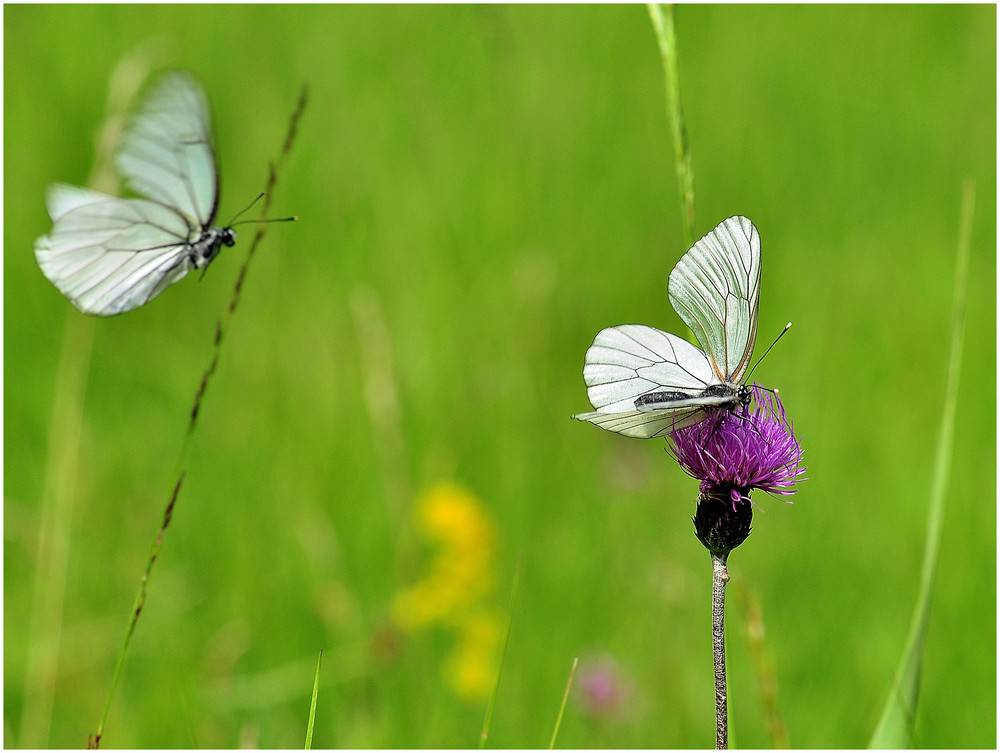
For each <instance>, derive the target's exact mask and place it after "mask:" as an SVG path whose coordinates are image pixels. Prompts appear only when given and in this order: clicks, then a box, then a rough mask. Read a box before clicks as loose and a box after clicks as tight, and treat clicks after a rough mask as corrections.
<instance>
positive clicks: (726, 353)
mask: <svg viewBox="0 0 1000 753" xmlns="http://www.w3.org/2000/svg"><path fill="white" fill-rule="evenodd" d="M667 292H668V294H669V297H670V303H671V304H672V305H673V307H674V310H675V311H677V314H678V315H679V316H680V318H681V319H683V320H684V323H685V324H687V325H688V327H690V328H691V330H692V331H693V332H694V334H695V337H697V338H698V342H699V343H701V345H702V347H703V348H704V349H705V351H707V352H703V351H701V350H699V349H698V348H696V347H695V346H694V345H692V344H691V343H689V342H688V341H687V340H685V339H683V338H681V337H678V336H677V335H671V334H669V333H668V332H661V331H660V330H658V329H654V328H653V327H646V326H644V325H642V324H623V325H620V326H618V327H609V328H607V329H604V330H601V331H600V332H599V333H598V334H597V337H596V338H594V344H593V345H591V346H590V348H589V349H588V350H587V355H586V357H585V359H584V367H583V378H584V381H585V382H586V383H587V397H589V398H590V402H591V403H592V404H593V406H594V408H595V409H596V410H595V411H594V412H591V413H580V414H579V415H576V416H573V418H576V419H579V420H581V421H590V422H591V423H593V424H596V425H597V426H600V427H601V428H602V429H607V430H608V431H614V432H617V433H618V434H624V435H625V436H627V437H638V438H641V439H649V438H651V437H662V436H665V435H667V434H670V433H671V432H673V431H676V430H677V429H682V428H684V427H685V426H691V425H693V424H696V423H698V422H700V421H703V420H704V419H705V418H708V417H709V416H710V415H712V414H713V413H717V412H718V411H719V410H735V409H736V408H737V407H738V406H740V405H745V404H747V403H748V402H749V400H750V392H749V390H748V388H747V387H745V386H744V385H743V384H742V380H743V377H744V375H745V374H746V371H747V367H748V366H749V364H750V358H751V356H752V355H753V348H754V342H755V341H756V339H757V304H758V299H759V295H760V235H759V234H758V232H757V228H755V227H754V225H753V223H752V222H750V220H748V219H747V218H746V217H730V218H729V219H728V220H725V221H723V222H722V223H720V224H719V226H718V227H716V228H715V230H713V231H712V232H710V233H709V234H708V235H706V236H705V237H704V238H702V239H701V240H699V241H698V242H697V243H695V244H694V246H693V247H692V248H691V249H690V250H689V251H688V252H687V253H686V254H684V256H682V257H681V260H680V261H679V262H677V266H675V267H674V269H673V271H672V272H671V273H670V280H669V282H668V284H667Z"/></svg>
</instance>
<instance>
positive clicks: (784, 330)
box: [746, 322, 792, 379]
mask: <svg viewBox="0 0 1000 753" xmlns="http://www.w3.org/2000/svg"><path fill="white" fill-rule="evenodd" d="M791 326H792V323H791V322H789V323H788V324H786V325H785V328H784V329H783V330H781V333H780V334H779V335H778V336H777V337H776V338H774V342H772V343H771V344H770V345H768V346H767V350H765V351H764V355H762V356H761V357H760V358H758V359H757V363H755V364H754V365H753V366H751V367H750V371H748V372H747V376H746V378H747V379H750V375H751V374H753V370H754V369H756V368H757V367H758V366H759V365H760V362H761V361H763V360H764V356H766V355H767V354H768V353H770V352H771V348H773V347H774V346H775V345H777V344H778V340H780V339H781V338H782V337H784V336H785V333H786V332H787V331H788V329H789V327H791Z"/></svg>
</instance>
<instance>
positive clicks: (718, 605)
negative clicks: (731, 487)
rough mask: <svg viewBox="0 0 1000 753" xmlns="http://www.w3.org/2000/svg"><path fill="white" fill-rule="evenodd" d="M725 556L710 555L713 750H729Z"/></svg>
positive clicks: (726, 572)
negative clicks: (713, 678) (713, 706)
mask: <svg viewBox="0 0 1000 753" xmlns="http://www.w3.org/2000/svg"><path fill="white" fill-rule="evenodd" d="M728 581H729V571H728V570H727V569H726V557H724V556H723V557H720V556H719V555H717V554H713V555H712V655H713V657H714V659H715V747H716V749H717V750H725V749H727V748H728V747H729V719H728V709H727V706H726V701H727V698H726V632H725V617H726V583H727V582H728Z"/></svg>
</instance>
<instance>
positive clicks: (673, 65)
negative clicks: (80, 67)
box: [649, 3, 694, 247]
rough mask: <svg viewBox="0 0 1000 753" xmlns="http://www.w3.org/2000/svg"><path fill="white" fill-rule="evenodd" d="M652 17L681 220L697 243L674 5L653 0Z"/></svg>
mask: <svg viewBox="0 0 1000 753" xmlns="http://www.w3.org/2000/svg"><path fill="white" fill-rule="evenodd" d="M649 17H650V19H652V21H653V30H654V31H655V32H656V40H657V42H659V45H660V58H661V59H662V61H663V75H664V78H665V80H666V85H667V115H668V116H669V117H670V130H671V132H672V134H673V138H674V161H675V162H676V164H677V182H678V187H679V190H680V198H681V220H682V222H683V224H684V242H685V245H687V246H689V247H690V246H691V245H692V243H693V242H694V171H693V169H692V168H691V147H690V144H689V143H688V137H687V128H686V127H685V125H684V110H683V109H682V108H681V89H680V75H679V73H678V70H677V37H676V35H675V33H674V6H673V5H659V4H656V3H650V5H649Z"/></svg>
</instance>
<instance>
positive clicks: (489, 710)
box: [479, 555, 523, 750]
mask: <svg viewBox="0 0 1000 753" xmlns="http://www.w3.org/2000/svg"><path fill="white" fill-rule="evenodd" d="M522 557H523V555H522V556H521V557H518V558H517V569H516V570H514V583H513V585H512V586H511V588H510V606H509V607H508V608H507V624H506V625H505V626H504V630H503V646H502V647H501V648H500V656H499V657H498V658H497V671H496V675H495V676H494V678H493V689H492V690H491V691H490V700H489V701H488V702H487V703H486V718H485V719H483V730H482V732H480V733H479V748H480V750H482V749H483V748H485V747H486V738H487V737H489V734H490V721H491V720H492V719H493V706H494V705H495V704H496V700H497V691H498V690H499V689H500V672H501V670H503V660H504V657H505V656H506V655H507V643H508V641H509V639H510V626H511V623H512V621H513V619H514V604H515V603H516V601H517V584H518V582H519V581H520V580H521V559H522Z"/></svg>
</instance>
